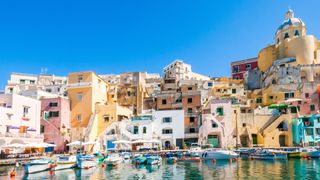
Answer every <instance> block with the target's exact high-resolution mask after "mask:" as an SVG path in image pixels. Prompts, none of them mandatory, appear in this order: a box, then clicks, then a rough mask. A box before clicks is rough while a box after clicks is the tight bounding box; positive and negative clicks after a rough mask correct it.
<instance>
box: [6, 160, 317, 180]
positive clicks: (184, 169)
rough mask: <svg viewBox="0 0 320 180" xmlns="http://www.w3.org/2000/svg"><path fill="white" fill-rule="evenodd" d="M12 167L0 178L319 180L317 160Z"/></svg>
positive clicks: (7, 167)
mask: <svg viewBox="0 0 320 180" xmlns="http://www.w3.org/2000/svg"><path fill="white" fill-rule="evenodd" d="M12 169H13V166H2V167H0V179H59V180H60V179H66V180H67V179H147V180H150V179H174V180H176V179H197V180H198V179H312V180H313V179H320V173H319V172H320V159H310V160H308V159H288V160H265V161H259V160H244V159H239V160H238V161H236V162H232V163H230V162H229V161H217V162H216V163H213V162H211V161H204V162H202V163H176V164H167V163H166V161H165V159H164V160H163V162H162V165H160V166H146V165H141V166H135V165H132V164H131V163H130V162H124V163H122V164H120V165H119V166H117V167H101V165H99V166H97V167H95V168H90V169H68V170H61V171H51V172H50V171H45V172H40V173H35V174H29V175H24V172H23V169H22V167H19V168H17V169H16V172H17V173H16V176H15V177H14V178H10V176H9V175H8V174H9V172H10V171H11V170H12Z"/></svg>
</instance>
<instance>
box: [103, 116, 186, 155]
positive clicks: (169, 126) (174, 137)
mask: <svg viewBox="0 0 320 180" xmlns="http://www.w3.org/2000/svg"><path fill="white" fill-rule="evenodd" d="M183 138H184V111H183V110H165V111H151V113H149V114H145V115H142V116H137V117H132V118H130V119H127V120H122V121H118V122H114V123H112V124H111V125H110V126H109V127H108V128H107V129H106V130H105V132H104V133H103V137H100V139H101V141H102V143H103V144H105V145H106V147H107V148H114V145H112V142H113V141H116V140H127V141H135V140H145V141H152V140H156V141H159V142H160V143H161V147H163V148H173V147H176V146H179V147H180V148H182V147H183ZM153 145H154V144H152V143H143V145H141V146H135V145H133V146H132V147H130V146H128V145H123V146H121V147H125V148H132V149H134V150H136V149H139V148H142V147H143V148H144V147H148V148H151V147H152V146H153Z"/></svg>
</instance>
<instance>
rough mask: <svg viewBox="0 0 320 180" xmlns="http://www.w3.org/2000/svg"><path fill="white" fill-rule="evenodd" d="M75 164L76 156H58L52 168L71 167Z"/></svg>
mask: <svg viewBox="0 0 320 180" xmlns="http://www.w3.org/2000/svg"><path fill="white" fill-rule="evenodd" d="M76 166H77V157H76V156H59V157H58V159H57V161H56V166H55V168H54V170H56V171H57V170H62V169H71V168H75V167H76Z"/></svg>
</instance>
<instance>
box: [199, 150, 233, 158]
mask: <svg viewBox="0 0 320 180" xmlns="http://www.w3.org/2000/svg"><path fill="white" fill-rule="evenodd" d="M200 157H201V158H202V159H216V160H218V159H220V160H224V159H225V160H229V159H233V158H237V157H238V154H237V153H235V152H233V151H229V150H209V151H204V152H202V153H201V154H200Z"/></svg>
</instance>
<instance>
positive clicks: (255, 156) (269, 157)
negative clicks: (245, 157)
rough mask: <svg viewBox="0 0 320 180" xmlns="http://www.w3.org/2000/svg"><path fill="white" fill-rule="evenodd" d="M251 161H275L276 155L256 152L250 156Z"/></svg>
mask: <svg viewBox="0 0 320 180" xmlns="http://www.w3.org/2000/svg"><path fill="white" fill-rule="evenodd" d="M250 157H251V159H257V160H275V159H276V155H275V154H273V153H270V152H257V153H254V154H251V155H250Z"/></svg>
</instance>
